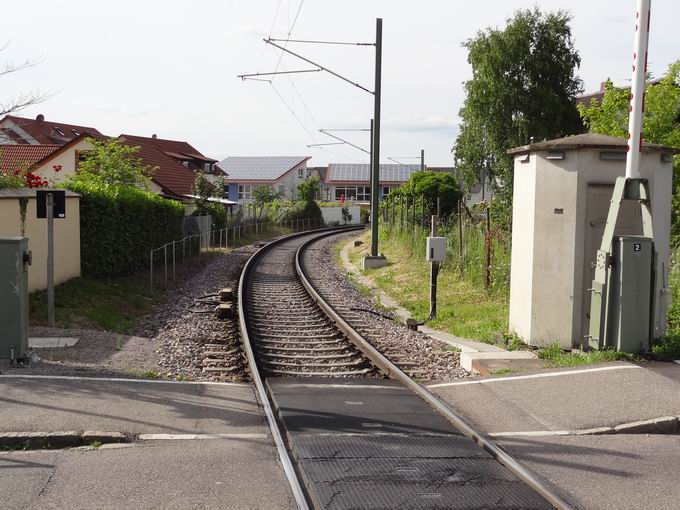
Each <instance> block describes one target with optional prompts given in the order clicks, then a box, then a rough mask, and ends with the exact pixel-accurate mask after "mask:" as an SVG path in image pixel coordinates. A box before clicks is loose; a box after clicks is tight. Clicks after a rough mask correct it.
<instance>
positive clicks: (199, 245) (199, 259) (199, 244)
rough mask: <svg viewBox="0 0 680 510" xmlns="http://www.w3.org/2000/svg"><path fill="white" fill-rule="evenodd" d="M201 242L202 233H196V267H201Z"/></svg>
mask: <svg viewBox="0 0 680 510" xmlns="http://www.w3.org/2000/svg"><path fill="white" fill-rule="evenodd" d="M202 244H203V234H198V267H201V245H202Z"/></svg>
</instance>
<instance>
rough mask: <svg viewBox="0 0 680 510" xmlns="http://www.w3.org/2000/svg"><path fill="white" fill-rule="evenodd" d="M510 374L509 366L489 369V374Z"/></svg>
mask: <svg viewBox="0 0 680 510" xmlns="http://www.w3.org/2000/svg"><path fill="white" fill-rule="evenodd" d="M507 374H512V369H510V368H497V369H496V370H492V371H491V375H507Z"/></svg>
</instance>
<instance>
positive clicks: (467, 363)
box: [460, 350, 536, 372]
mask: <svg viewBox="0 0 680 510" xmlns="http://www.w3.org/2000/svg"><path fill="white" fill-rule="evenodd" d="M528 359H532V360H533V359H536V355H535V354H533V353H531V352H529V351H503V350H501V351H500V352H499V351H487V352H461V353H460V366H461V367H463V368H464V369H465V370H467V371H468V372H472V370H473V368H474V364H475V362H476V361H483V360H528Z"/></svg>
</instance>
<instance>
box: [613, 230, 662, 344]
mask: <svg viewBox="0 0 680 510" xmlns="http://www.w3.org/2000/svg"><path fill="white" fill-rule="evenodd" d="M613 258H614V267H613V271H612V273H611V280H610V282H609V284H610V285H611V289H610V294H609V299H610V303H609V306H608V316H609V328H608V329H609V330H608V331H606V332H605V345H606V346H608V347H614V348H615V349H617V350H620V351H625V352H644V351H647V350H649V332H650V324H649V316H650V311H651V306H652V301H651V293H652V263H653V260H654V243H653V242H652V240H651V239H649V238H648V237H642V236H619V237H616V238H615V239H614V242H613ZM624 290H625V291H624Z"/></svg>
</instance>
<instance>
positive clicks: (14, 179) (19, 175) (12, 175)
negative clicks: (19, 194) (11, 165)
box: [0, 166, 50, 189]
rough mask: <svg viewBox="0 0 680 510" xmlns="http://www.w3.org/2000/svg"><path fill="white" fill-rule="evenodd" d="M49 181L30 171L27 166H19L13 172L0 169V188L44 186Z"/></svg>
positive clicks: (47, 184)
mask: <svg viewBox="0 0 680 510" xmlns="http://www.w3.org/2000/svg"><path fill="white" fill-rule="evenodd" d="M49 184H50V183H49V182H48V181H47V179H45V178H44V177H43V176H41V175H38V174H36V173H34V172H32V171H31V170H30V169H29V168H28V167H27V166H20V167H19V168H17V169H16V170H14V171H13V172H2V171H0V189H3V188H44V187H45V186H49Z"/></svg>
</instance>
